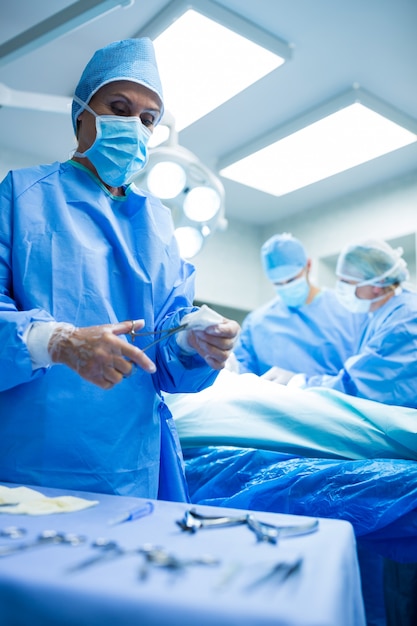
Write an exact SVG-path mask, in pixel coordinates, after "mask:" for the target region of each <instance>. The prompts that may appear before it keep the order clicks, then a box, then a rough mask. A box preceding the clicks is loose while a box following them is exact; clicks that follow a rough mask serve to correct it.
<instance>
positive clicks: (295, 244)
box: [261, 233, 308, 282]
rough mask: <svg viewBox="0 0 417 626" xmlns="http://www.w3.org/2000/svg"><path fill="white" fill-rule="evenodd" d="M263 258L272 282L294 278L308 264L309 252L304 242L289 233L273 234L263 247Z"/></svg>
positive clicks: (266, 272)
mask: <svg viewBox="0 0 417 626" xmlns="http://www.w3.org/2000/svg"><path fill="white" fill-rule="evenodd" d="M261 260H262V265H263V268H264V271H265V274H266V276H267V277H268V278H269V280H270V281H271V282H284V281H287V280H290V279H291V278H294V276H297V274H299V273H300V271H301V270H302V269H304V268H305V267H306V265H307V261H308V258H307V254H306V251H305V249H304V246H303V245H302V243H301V242H300V241H299V240H298V239H296V238H295V237H293V236H292V235H291V234H289V233H282V234H278V235H273V237H271V238H270V239H268V240H267V241H266V242H265V243H264V244H263V246H262V248H261Z"/></svg>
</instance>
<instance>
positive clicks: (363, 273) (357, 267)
mask: <svg viewBox="0 0 417 626" xmlns="http://www.w3.org/2000/svg"><path fill="white" fill-rule="evenodd" d="M402 252H403V251H402V248H397V249H395V250H394V248H391V246H390V245H389V244H387V243H386V242H385V241H381V240H378V239H369V240H367V241H364V242H361V243H358V244H351V245H349V246H347V247H346V248H345V249H344V250H343V251H342V252H341V253H340V255H339V258H338V260H337V266H336V274H337V276H338V277H339V278H344V279H345V280H354V281H358V282H363V281H367V282H370V283H372V284H373V285H375V286H376V287H384V286H386V285H392V284H394V283H402V282H404V281H406V280H408V278H409V273H408V270H407V263H406V262H405V261H404V259H403V258H402V257H401V255H402Z"/></svg>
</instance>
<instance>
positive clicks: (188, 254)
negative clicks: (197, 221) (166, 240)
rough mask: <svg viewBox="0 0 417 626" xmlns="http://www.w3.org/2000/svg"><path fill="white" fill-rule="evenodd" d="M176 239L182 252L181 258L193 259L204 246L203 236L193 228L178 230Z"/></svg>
mask: <svg viewBox="0 0 417 626" xmlns="http://www.w3.org/2000/svg"><path fill="white" fill-rule="evenodd" d="M175 237H176V239H177V242H178V246H179V249H180V251H181V256H183V257H184V258H185V259H192V258H193V257H194V256H195V255H196V254H198V253H199V252H200V250H201V248H202V246H203V241H204V237H203V234H202V233H201V232H200V231H198V230H197V229H196V228H193V227H192V226H180V227H179V228H176V229H175Z"/></svg>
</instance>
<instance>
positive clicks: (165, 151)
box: [135, 110, 227, 259]
mask: <svg viewBox="0 0 417 626" xmlns="http://www.w3.org/2000/svg"><path fill="white" fill-rule="evenodd" d="M161 125H164V126H165V127H166V128H167V129H168V139H167V140H166V141H165V142H163V143H162V144H161V145H157V146H156V147H154V148H149V158H148V163H147V165H146V167H145V168H144V169H143V170H142V171H141V172H140V173H139V174H138V176H137V177H136V179H135V184H136V185H137V186H138V187H140V188H142V189H147V190H148V191H150V192H151V193H152V194H154V195H155V196H157V197H158V198H160V199H161V201H162V202H163V203H164V204H165V205H166V206H167V207H168V208H169V209H171V213H172V219H173V222H174V228H175V236H176V239H177V241H178V246H179V249H180V253H181V255H182V256H183V257H184V258H186V259H191V258H192V257H194V256H195V255H196V254H198V252H200V250H201V248H202V247H203V245H204V242H205V240H206V239H207V238H208V237H209V236H210V235H212V234H213V233H214V232H215V230H216V229H224V228H225V227H226V225H227V222H226V219H225V192H224V187H223V185H222V183H221V181H220V179H219V178H218V176H216V175H215V174H214V172H213V171H211V170H210V169H209V168H208V167H207V166H206V165H204V164H203V163H202V162H201V161H200V160H199V159H198V157H197V156H196V155H195V154H194V153H193V152H191V151H190V150H187V149H186V148H184V147H183V146H180V145H179V143H178V134H177V132H176V129H175V119H174V117H173V115H172V114H171V112H170V111H167V110H165V113H164V117H163V119H162V120H161Z"/></svg>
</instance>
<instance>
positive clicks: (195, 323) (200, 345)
mask: <svg viewBox="0 0 417 626" xmlns="http://www.w3.org/2000/svg"><path fill="white" fill-rule="evenodd" d="M181 323H182V324H187V330H186V331H183V332H182V333H178V335H177V343H178V344H179V345H180V347H181V348H182V349H183V350H184V351H185V352H189V353H198V354H199V355H200V356H201V357H203V359H204V360H205V361H206V362H207V364H208V365H210V367H212V368H213V369H215V370H221V369H223V368H224V367H225V364H226V361H227V359H228V358H229V356H230V355H231V353H232V351H233V347H234V343H235V341H236V339H237V336H238V334H239V331H240V326H239V324H238V323H237V322H235V321H234V320H229V319H227V318H225V317H223V316H222V315H220V314H219V313H217V312H216V311H213V309H210V308H209V307H208V306H206V305H203V306H202V307H201V308H200V309H199V310H198V311H194V312H193V313H188V314H187V315H185V316H184V317H183V318H182V320H181Z"/></svg>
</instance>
